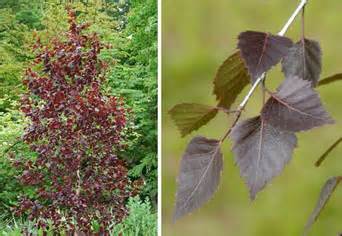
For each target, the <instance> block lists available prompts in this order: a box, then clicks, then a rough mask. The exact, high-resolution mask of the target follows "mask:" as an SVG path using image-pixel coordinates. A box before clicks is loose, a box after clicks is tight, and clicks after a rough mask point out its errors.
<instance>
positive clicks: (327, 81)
mask: <svg viewBox="0 0 342 236" xmlns="http://www.w3.org/2000/svg"><path fill="white" fill-rule="evenodd" d="M339 80H342V73H341V74H336V75H332V76H329V77H327V78H324V79H322V80H321V81H319V82H318V86H322V85H326V84H330V83H332V82H335V81H339Z"/></svg>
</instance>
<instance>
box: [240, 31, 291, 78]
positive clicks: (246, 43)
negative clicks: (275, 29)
mask: <svg viewBox="0 0 342 236" xmlns="http://www.w3.org/2000/svg"><path fill="white" fill-rule="evenodd" d="M292 45H293V43H292V41H291V39H289V38H286V37H282V36H277V35H272V34H270V33H264V32H257V31H246V32H242V33H240V35H239V42H238V48H239V49H240V51H241V56H242V58H243V59H244V60H245V62H246V65H247V68H248V71H249V74H250V75H251V77H252V82H255V80H256V79H257V78H258V77H259V76H261V75H262V74H263V73H264V72H266V71H268V70H269V69H270V68H271V67H272V66H274V65H276V64H278V62H280V60H281V59H282V58H283V57H284V56H285V55H286V54H287V53H288V51H289V49H290V48H291V47H292Z"/></svg>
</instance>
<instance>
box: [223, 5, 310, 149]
mask: <svg viewBox="0 0 342 236" xmlns="http://www.w3.org/2000/svg"><path fill="white" fill-rule="evenodd" d="M307 2H308V0H302V1H301V2H300V3H299V5H298V7H297V8H296V10H295V11H294V12H293V13H292V15H291V16H290V18H289V19H288V21H287V22H286V24H285V25H284V27H283V28H282V29H281V31H280V32H279V33H278V35H279V36H284V35H285V33H286V32H287V30H288V29H289V27H290V25H291V24H292V23H293V21H294V20H295V18H296V16H297V15H298V13H299V12H300V11H301V10H302V9H303V8H304V7H305V5H306V4H307ZM265 77H266V73H263V74H262V75H261V76H260V77H259V78H257V80H256V81H255V82H254V84H253V86H252V87H251V89H250V90H249V91H248V93H247V95H246V96H245V98H244V99H243V100H242V102H241V103H240V105H239V106H238V108H237V110H236V116H235V120H234V122H233V124H232V125H231V127H230V128H229V129H228V130H227V132H226V133H225V135H224V136H223V137H222V138H221V139H220V142H221V143H223V141H224V140H225V139H226V138H227V137H228V135H229V134H230V132H231V131H232V129H233V128H234V126H235V125H236V124H237V122H238V120H239V119H240V117H241V113H242V111H243V110H244V108H245V106H246V105H247V102H248V101H249V99H250V98H251V96H252V94H253V93H254V91H255V89H256V88H257V87H258V85H259V84H260V83H261V82H263V80H264V79H265Z"/></svg>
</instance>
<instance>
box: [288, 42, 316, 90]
mask: <svg viewBox="0 0 342 236" xmlns="http://www.w3.org/2000/svg"><path fill="white" fill-rule="evenodd" d="M303 43H304V45H303ZM321 57H322V51H321V47H320V46H319V43H318V42H316V41H313V40H310V39H304V40H300V41H299V42H297V43H296V44H294V45H293V47H292V48H290V50H289V53H288V54H287V55H286V56H285V57H284V59H283V61H282V70H283V72H284V74H285V77H286V78H287V77H291V78H292V77H299V78H301V79H304V80H309V81H311V82H312V85H313V86H316V85H317V82H318V80H319V76H320V74H321V69H322V62H321Z"/></svg>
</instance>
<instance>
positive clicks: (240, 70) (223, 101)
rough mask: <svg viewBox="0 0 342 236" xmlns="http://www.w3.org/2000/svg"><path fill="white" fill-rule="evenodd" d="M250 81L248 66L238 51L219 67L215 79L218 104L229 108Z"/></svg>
mask: <svg viewBox="0 0 342 236" xmlns="http://www.w3.org/2000/svg"><path fill="white" fill-rule="evenodd" d="M249 82H250V79H249V75H248V72H247V68H246V67H245V63H244V61H243V60H242V59H241V56H240V52H239V51H238V52H236V53H234V54H233V55H231V56H230V57H228V59H227V60H225V61H224V62H223V64H222V65H221V66H220V68H219V69H218V71H217V73H216V76H215V80H214V94H215V95H216V100H218V101H219V104H218V106H219V107H223V108H225V109H229V108H230V106H231V105H232V104H233V102H234V101H235V99H236V97H237V96H238V95H239V93H240V92H241V91H242V89H243V88H244V87H245V86H246V85H247V84H248V83H249Z"/></svg>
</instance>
